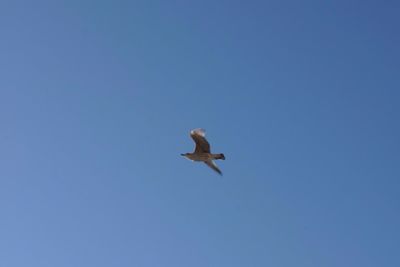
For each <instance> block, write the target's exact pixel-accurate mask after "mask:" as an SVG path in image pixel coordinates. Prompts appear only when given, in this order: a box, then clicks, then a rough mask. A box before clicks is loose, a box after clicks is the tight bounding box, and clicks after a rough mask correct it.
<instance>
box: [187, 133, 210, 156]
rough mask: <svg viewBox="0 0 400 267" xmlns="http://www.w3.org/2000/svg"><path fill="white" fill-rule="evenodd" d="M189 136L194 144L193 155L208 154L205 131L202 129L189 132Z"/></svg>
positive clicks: (208, 148)
mask: <svg viewBox="0 0 400 267" xmlns="http://www.w3.org/2000/svg"><path fill="white" fill-rule="evenodd" d="M190 136H191V137H192V139H193V140H194V142H195V143H196V148H195V150H194V153H210V144H209V143H208V142H207V140H206V138H205V136H206V131H205V130H203V129H194V130H191V131H190Z"/></svg>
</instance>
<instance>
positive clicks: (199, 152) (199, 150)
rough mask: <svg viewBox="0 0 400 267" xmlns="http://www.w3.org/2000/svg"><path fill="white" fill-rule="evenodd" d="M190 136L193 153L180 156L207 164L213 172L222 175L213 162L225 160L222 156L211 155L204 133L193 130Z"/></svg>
mask: <svg viewBox="0 0 400 267" xmlns="http://www.w3.org/2000/svg"><path fill="white" fill-rule="evenodd" d="M190 136H191V137H192V139H193V140H194V142H195V143H196V148H195V150H194V152H193V153H185V154H181V155H182V156H185V157H186V158H188V159H190V160H192V161H202V162H204V163H205V164H207V165H208V166H209V167H210V168H212V169H213V170H214V171H216V172H218V173H219V174H221V175H222V172H221V170H220V169H219V168H218V167H217V165H216V164H215V162H214V161H213V160H216V159H222V160H225V156H224V154H222V153H220V154H213V153H211V150H210V144H209V143H208V141H207V140H206V138H205V131H204V130H203V129H194V130H192V131H190Z"/></svg>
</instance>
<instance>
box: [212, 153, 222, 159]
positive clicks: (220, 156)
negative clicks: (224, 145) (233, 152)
mask: <svg viewBox="0 0 400 267" xmlns="http://www.w3.org/2000/svg"><path fill="white" fill-rule="evenodd" d="M213 156H214V159H222V160H225V155H224V154H222V153H220V154H214V155H213Z"/></svg>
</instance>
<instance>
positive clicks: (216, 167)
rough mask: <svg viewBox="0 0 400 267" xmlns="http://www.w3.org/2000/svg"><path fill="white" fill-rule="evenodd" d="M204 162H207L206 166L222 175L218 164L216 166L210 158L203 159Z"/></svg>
mask: <svg viewBox="0 0 400 267" xmlns="http://www.w3.org/2000/svg"><path fill="white" fill-rule="evenodd" d="M204 163H205V164H207V165H208V167H210V168H211V169H213V170H214V171H216V172H218V173H219V175H222V172H221V170H220V169H218V166H217V164H215V162H214V161H212V160H207V161H204Z"/></svg>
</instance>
